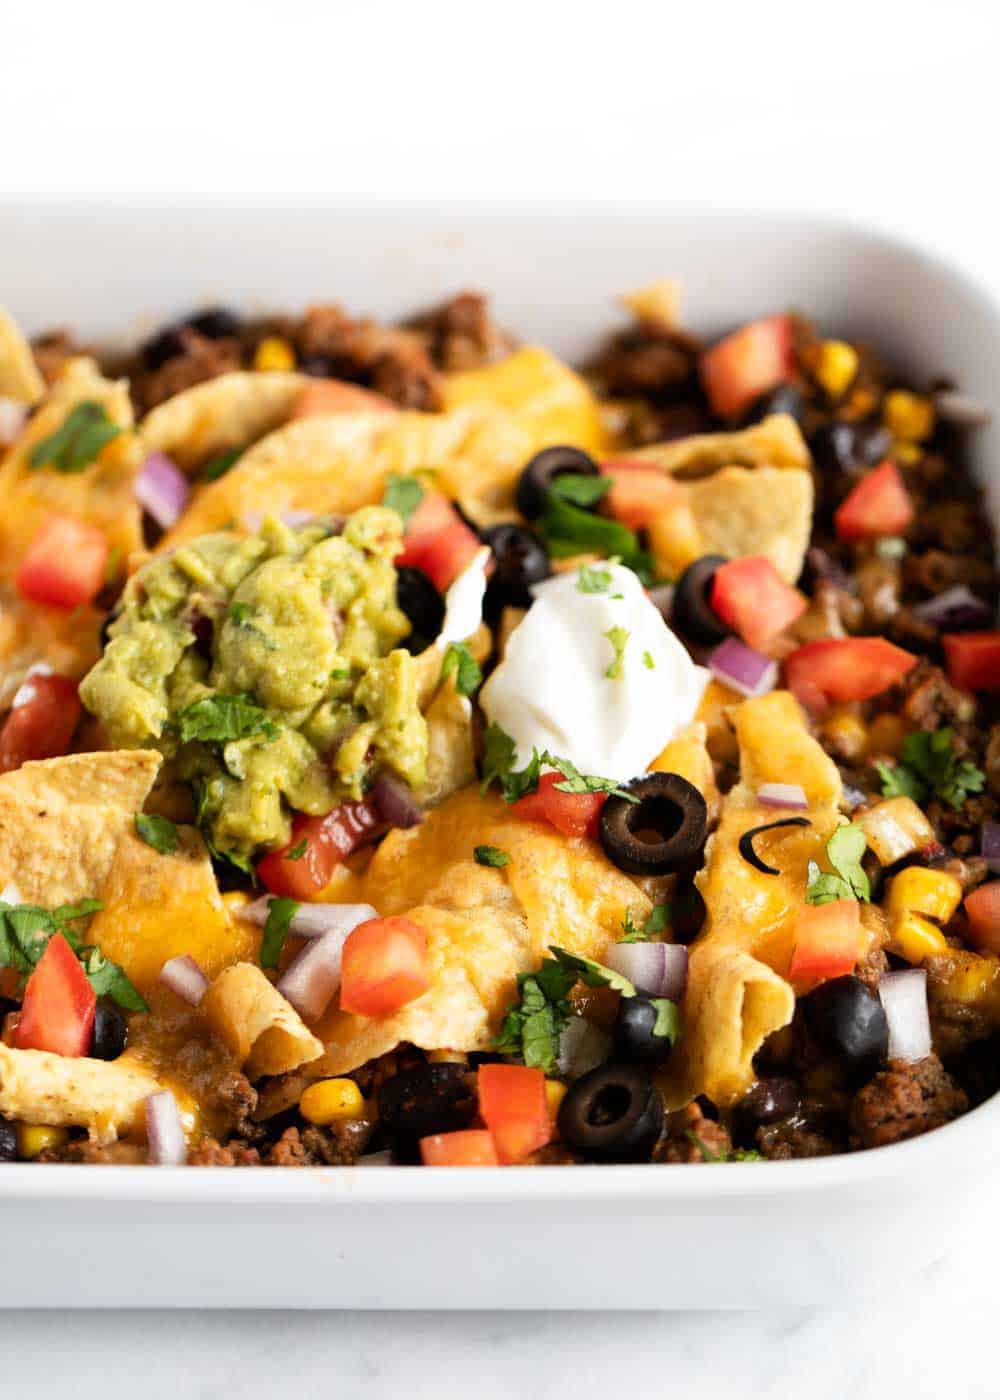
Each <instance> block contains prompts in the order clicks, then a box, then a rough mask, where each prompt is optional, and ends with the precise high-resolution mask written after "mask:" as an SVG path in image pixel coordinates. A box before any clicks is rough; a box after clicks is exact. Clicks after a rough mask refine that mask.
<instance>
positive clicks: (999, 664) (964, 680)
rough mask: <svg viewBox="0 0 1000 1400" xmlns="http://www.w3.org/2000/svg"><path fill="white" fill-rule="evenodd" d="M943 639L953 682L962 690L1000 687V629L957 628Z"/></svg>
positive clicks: (997, 688)
mask: <svg viewBox="0 0 1000 1400" xmlns="http://www.w3.org/2000/svg"><path fill="white" fill-rule="evenodd" d="M941 641H942V642H943V643H944V654H945V659H946V661H947V663H948V679H949V680H950V681H951V683H952V684H953V685H957V686H958V687H959V688H960V689H962V690H1000V632H955V633H949V634H948V635H946V636H943V637H942V638H941Z"/></svg>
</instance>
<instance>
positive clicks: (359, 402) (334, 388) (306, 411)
mask: <svg viewBox="0 0 1000 1400" xmlns="http://www.w3.org/2000/svg"><path fill="white" fill-rule="evenodd" d="M395 410H396V405H395V404H394V403H393V402H392V401H391V400H390V399H386V398H383V397H382V395H381V394H375V393H373V392H372V390H371V389H362V387H361V385H360V384H348V383H347V382H346V380H343V379H311V380H310V381H309V383H308V384H307V385H306V387H305V388H304V389H303V390H302V393H301V394H300V395H299V397H298V399H297V400H296V403H295V407H294V408H293V409H292V417H293V418H316V417H319V416H320V415H322V414H327V413H394V412H395Z"/></svg>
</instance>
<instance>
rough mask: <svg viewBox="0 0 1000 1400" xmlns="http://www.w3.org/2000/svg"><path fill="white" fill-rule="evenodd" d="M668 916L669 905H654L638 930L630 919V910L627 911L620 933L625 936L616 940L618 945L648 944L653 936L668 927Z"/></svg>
mask: <svg viewBox="0 0 1000 1400" xmlns="http://www.w3.org/2000/svg"><path fill="white" fill-rule="evenodd" d="M669 915H670V906H669V904H654V905H653V907H652V909H651V910H650V911H649V913H648V914H647V915H646V920H645V923H644V924H643V925H642V928H639V926H638V925H637V924H636V923H635V922H634V920H633V918H632V910H631V909H627V910H626V911H625V917H624V919H622V932H623V933H624V935H625V936H624V937H623V938H620V939H619V940H618V941H619V943H648V942H649V940H650V938H652V936H653V935H654V934H656V933H663V931H664V930H665V929H666V928H668V927H669V926H670V917H669Z"/></svg>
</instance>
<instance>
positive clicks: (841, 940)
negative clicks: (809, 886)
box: [788, 899, 861, 990]
mask: <svg viewBox="0 0 1000 1400" xmlns="http://www.w3.org/2000/svg"><path fill="white" fill-rule="evenodd" d="M860 952H861V914H860V910H859V907H858V901H857V900H856V899H835V900H833V901H832V902H831V903H829V904H806V905H804V906H803V907H802V909H801V910H800V911H799V920H798V925H797V927H796V930H795V947H794V949H793V951H792V960H791V962H790V964H789V967H788V978H789V981H790V982H793V983H794V984H795V987H796V990H798V989H800V988H803V987H810V988H811V987H814V986H816V985H817V983H819V982H828V981H829V980H830V979H831V978H832V977H843V976H844V974H845V973H847V972H853V971H854V966H855V964H856V963H857V961H858V957H859V955H860Z"/></svg>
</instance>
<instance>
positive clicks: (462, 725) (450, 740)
mask: <svg viewBox="0 0 1000 1400" xmlns="http://www.w3.org/2000/svg"><path fill="white" fill-rule="evenodd" d="M424 718H425V719H426V721H427V779H426V782H425V783H424V785H423V787H422V788H420V790H419V791H418V793H417V797H418V798H419V800H420V802H421V804H422V805H423V806H424V807H438V806H440V805H441V803H442V802H443V801H444V800H445V798H447V797H451V795H452V794H453V793H456V792H458V791H459V790H460V789H461V788H464V787H468V786H469V784H470V783H474V782H475V781H476V754H475V746H474V743H473V738H472V704H471V702H470V701H469V700H467V699H466V698H465V696H464V695H459V693H458V691H457V690H456V689H455V687H454V685H453V684H452V682H451V681H450V680H449V681H448V682H447V683H446V684H445V685H443V686H441V688H440V690H439V691H438V693H437V695H435V697H434V699H433V700H432V701H431V703H430V705H429V706H428V707H427V711H426V713H425V715H424Z"/></svg>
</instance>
